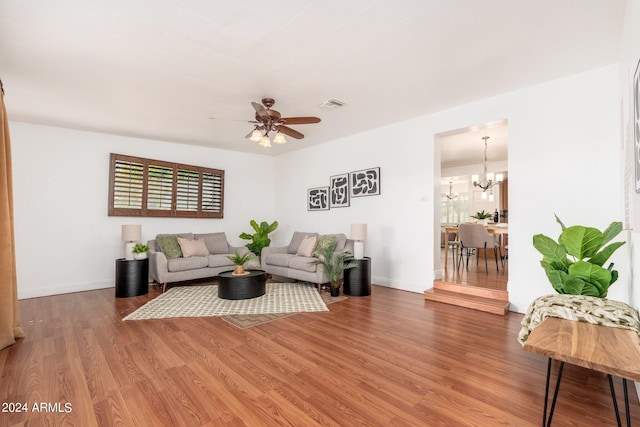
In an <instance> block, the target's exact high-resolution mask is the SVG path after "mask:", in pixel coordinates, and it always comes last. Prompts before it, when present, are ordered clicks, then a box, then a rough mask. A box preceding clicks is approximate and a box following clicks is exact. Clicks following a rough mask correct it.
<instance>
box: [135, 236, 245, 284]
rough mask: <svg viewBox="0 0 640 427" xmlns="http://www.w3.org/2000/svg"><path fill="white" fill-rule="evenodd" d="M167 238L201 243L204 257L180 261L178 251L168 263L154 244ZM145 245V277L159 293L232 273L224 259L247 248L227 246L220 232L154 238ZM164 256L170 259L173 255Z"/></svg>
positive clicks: (231, 268)
mask: <svg viewBox="0 0 640 427" xmlns="http://www.w3.org/2000/svg"><path fill="white" fill-rule="evenodd" d="M167 236H179V237H182V238H185V239H188V240H194V239H199V240H203V241H204V243H205V245H206V248H207V250H208V253H207V254H202V255H198V256H189V257H183V256H182V252H181V251H180V256H178V257H176V258H170V259H168V258H167V255H165V253H164V252H162V250H161V248H160V244H159V243H158V239H162V238H163V237H167ZM147 245H148V246H149V274H150V276H151V279H152V280H153V281H154V282H156V283H159V284H161V285H162V291H163V292H164V291H165V290H166V288H167V283H174V282H183V281H185V280H193V279H202V278H205V277H215V276H217V275H218V274H220V273H221V272H223V271H227V270H233V267H234V264H233V262H231V260H229V258H227V256H229V255H233V254H234V253H235V252H236V251H237V252H238V253H239V254H243V253H245V252H247V248H246V247H244V246H241V247H235V246H231V245H230V244H229V243H228V242H227V236H226V234H225V233H224V232H219V233H206V234H193V233H175V234H158V235H157V236H156V238H155V239H154V240H149V241H148V242H147ZM167 252H168V253H169V254H170V257H171V256H174V255H175V254H171V253H170V252H169V251H167Z"/></svg>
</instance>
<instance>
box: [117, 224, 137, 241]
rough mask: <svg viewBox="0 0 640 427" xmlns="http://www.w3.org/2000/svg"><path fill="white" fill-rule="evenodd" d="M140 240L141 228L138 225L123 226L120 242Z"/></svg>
mask: <svg viewBox="0 0 640 427" xmlns="http://www.w3.org/2000/svg"><path fill="white" fill-rule="evenodd" d="M140 239H142V226H141V225H140V224H123V225H122V240H123V241H124V242H138V241H140Z"/></svg>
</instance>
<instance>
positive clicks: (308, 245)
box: [296, 236, 318, 257]
mask: <svg viewBox="0 0 640 427" xmlns="http://www.w3.org/2000/svg"><path fill="white" fill-rule="evenodd" d="M317 241H318V238H317V237H316V236H304V239H302V242H301V243H300V246H298V252H296V255H300V256H307V257H310V256H313V250H314V249H315V247H316V242H317Z"/></svg>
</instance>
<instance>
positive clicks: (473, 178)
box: [471, 175, 480, 184]
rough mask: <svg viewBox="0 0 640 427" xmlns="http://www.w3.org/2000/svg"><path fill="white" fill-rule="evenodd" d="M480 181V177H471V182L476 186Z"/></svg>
mask: <svg viewBox="0 0 640 427" xmlns="http://www.w3.org/2000/svg"><path fill="white" fill-rule="evenodd" d="M478 179H480V177H479V176H478V175H471V181H473V182H474V184H475V183H476V182H478Z"/></svg>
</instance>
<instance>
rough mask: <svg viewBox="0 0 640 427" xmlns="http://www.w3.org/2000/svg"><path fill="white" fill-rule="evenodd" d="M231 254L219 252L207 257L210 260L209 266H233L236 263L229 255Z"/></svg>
mask: <svg viewBox="0 0 640 427" xmlns="http://www.w3.org/2000/svg"><path fill="white" fill-rule="evenodd" d="M229 256H231V254H226V255H222V254H217V255H209V256H208V257H207V259H208V260H209V267H231V268H233V266H234V264H233V262H231V260H230V259H229V258H227V257H229Z"/></svg>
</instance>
